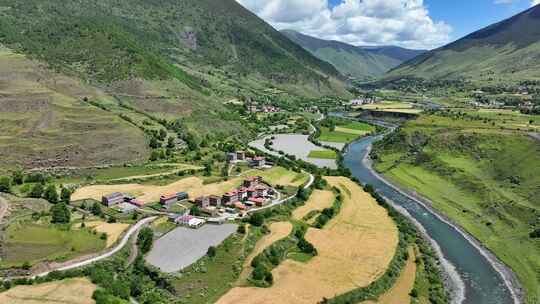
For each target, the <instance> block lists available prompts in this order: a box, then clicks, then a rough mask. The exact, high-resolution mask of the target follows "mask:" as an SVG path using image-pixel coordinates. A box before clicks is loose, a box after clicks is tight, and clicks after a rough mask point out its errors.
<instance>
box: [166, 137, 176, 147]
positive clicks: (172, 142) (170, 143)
mask: <svg viewBox="0 0 540 304" xmlns="http://www.w3.org/2000/svg"><path fill="white" fill-rule="evenodd" d="M174 146H175V145H174V137H169V138H168V139H167V148H169V149H173V148H174Z"/></svg>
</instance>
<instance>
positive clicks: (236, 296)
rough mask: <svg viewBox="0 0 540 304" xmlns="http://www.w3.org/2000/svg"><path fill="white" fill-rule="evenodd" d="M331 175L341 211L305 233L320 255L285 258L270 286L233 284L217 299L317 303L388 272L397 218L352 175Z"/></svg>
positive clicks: (222, 302)
mask: <svg viewBox="0 0 540 304" xmlns="http://www.w3.org/2000/svg"><path fill="white" fill-rule="evenodd" d="M327 180H328V182H329V184H330V185H331V186H335V187H338V188H340V189H342V192H343V193H346V194H345V195H344V203H343V206H342V209H341V212H340V213H339V214H338V215H337V216H336V217H335V218H333V219H332V220H331V221H330V222H329V223H328V224H327V225H326V226H325V228H324V229H322V230H319V229H313V228H311V229H309V230H308V231H307V233H306V240H308V241H309V242H310V243H312V244H313V245H314V246H315V247H316V248H317V250H318V255H317V256H315V257H313V258H312V259H310V260H309V261H308V262H306V263H301V262H297V261H292V260H286V261H285V262H283V263H281V264H280V265H279V266H278V267H277V268H276V269H274V270H273V271H272V274H273V276H274V284H273V286H272V287H270V288H254V287H237V288H233V289H232V290H231V291H229V292H228V293H227V294H226V295H225V296H223V297H222V298H221V299H220V300H219V301H218V302H217V303H219V304H229V303H240V304H241V303H249V304H263V303H284V304H287V303H291V304H304V303H305V304H308V303H309V304H313V303H318V302H319V301H321V300H322V299H323V297H327V298H331V297H333V296H335V295H336V294H340V293H343V292H346V291H348V290H352V289H354V288H357V287H359V286H366V285H368V284H369V283H371V282H373V281H374V280H376V279H377V278H378V277H380V276H381V275H382V274H383V273H384V271H385V269H386V267H387V266H388V265H389V263H390V261H391V260H392V258H393V256H394V252H395V249H396V247H397V242H398V231H397V227H396V226H395V224H394V222H393V221H392V219H391V218H390V217H389V216H388V215H387V213H386V210H385V209H384V208H382V207H380V206H378V205H377V203H376V202H375V201H374V200H373V198H372V197H371V196H370V195H369V194H367V193H365V192H364V191H363V190H362V189H361V188H360V187H359V186H358V185H356V184H355V183H353V182H352V181H351V180H349V179H347V178H344V177H328V178H327ZM351 244H358V246H351Z"/></svg>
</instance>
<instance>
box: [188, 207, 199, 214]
mask: <svg viewBox="0 0 540 304" xmlns="http://www.w3.org/2000/svg"><path fill="white" fill-rule="evenodd" d="M189 214H191V215H193V216H199V215H201V209H199V207H198V206H197V205H193V206H191V208H190V209H189Z"/></svg>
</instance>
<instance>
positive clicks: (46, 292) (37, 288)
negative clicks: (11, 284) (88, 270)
mask: <svg viewBox="0 0 540 304" xmlns="http://www.w3.org/2000/svg"><path fill="white" fill-rule="evenodd" d="M95 290H96V286H95V285H94V284H92V283H91V282H90V281H89V280H88V279H84V278H76V279H67V280H63V281H56V282H51V283H44V284H39V285H32V286H17V287H15V288H12V289H10V290H8V291H6V292H3V293H0V303H6V304H8V303H9V304H45V303H47V304H65V303H69V304H94V303H95V301H94V300H93V299H92V294H93V293H94V291H95Z"/></svg>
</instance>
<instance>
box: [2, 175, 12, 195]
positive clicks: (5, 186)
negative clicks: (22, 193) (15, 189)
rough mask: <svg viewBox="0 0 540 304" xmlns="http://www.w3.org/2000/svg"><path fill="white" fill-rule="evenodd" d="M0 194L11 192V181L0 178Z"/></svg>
mask: <svg viewBox="0 0 540 304" xmlns="http://www.w3.org/2000/svg"><path fill="white" fill-rule="evenodd" d="M0 192H6V193H9V192H11V179H10V178H9V177H7V176H0Z"/></svg>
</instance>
